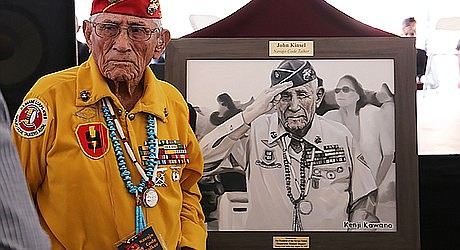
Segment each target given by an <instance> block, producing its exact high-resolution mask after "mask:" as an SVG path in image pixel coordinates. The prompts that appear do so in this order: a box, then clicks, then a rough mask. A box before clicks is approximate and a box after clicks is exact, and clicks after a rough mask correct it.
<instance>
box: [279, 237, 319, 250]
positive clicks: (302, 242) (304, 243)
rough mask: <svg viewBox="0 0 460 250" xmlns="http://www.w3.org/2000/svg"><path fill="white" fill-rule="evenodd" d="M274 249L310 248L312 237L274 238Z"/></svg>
mask: <svg viewBox="0 0 460 250" xmlns="http://www.w3.org/2000/svg"><path fill="white" fill-rule="evenodd" d="M273 248H278V249H279V248H299V249H308V248H310V237H307V236H301V237H298V236H273Z"/></svg>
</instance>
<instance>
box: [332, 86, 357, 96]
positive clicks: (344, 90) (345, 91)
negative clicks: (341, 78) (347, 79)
mask: <svg viewBox="0 0 460 250" xmlns="http://www.w3.org/2000/svg"><path fill="white" fill-rule="evenodd" d="M340 91H342V92H343V93H348V92H350V91H353V92H356V90H354V89H352V88H350V87H348V86H343V87H342V88H336V89H334V92H335V93H336V94H338V93H340Z"/></svg>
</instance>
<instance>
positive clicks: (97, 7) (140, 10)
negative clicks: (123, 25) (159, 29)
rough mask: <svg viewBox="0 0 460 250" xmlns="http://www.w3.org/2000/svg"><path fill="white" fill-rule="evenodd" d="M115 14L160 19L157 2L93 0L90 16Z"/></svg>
mask: <svg viewBox="0 0 460 250" xmlns="http://www.w3.org/2000/svg"><path fill="white" fill-rule="evenodd" d="M97 13H115V14H123V15H130V16H137V17H143V18H158V19H160V18H161V9H160V1H159V0H94V1H93V5H92V8H91V15H94V14H97Z"/></svg>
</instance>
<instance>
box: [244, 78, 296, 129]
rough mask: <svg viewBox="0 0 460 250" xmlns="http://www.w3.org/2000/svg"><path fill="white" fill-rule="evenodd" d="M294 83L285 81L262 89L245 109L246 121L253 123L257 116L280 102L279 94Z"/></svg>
mask: <svg viewBox="0 0 460 250" xmlns="http://www.w3.org/2000/svg"><path fill="white" fill-rule="evenodd" d="M292 85H293V83H292V82H284V83H280V84H277V85H275V86H272V87H270V88H268V89H265V90H264V91H262V93H260V94H259V96H257V98H256V99H255V100H254V102H253V103H252V104H251V105H249V106H248V107H247V108H246V109H245V110H244V111H243V119H244V122H245V123H247V124H251V122H252V121H254V120H255V119H256V118H257V117H259V116H261V115H263V114H265V113H267V112H268V111H270V110H271V109H272V108H273V107H274V106H275V105H276V104H277V103H278V102H279V99H280V96H279V94H280V93H281V92H283V91H284V90H286V89H288V88H290V87H292Z"/></svg>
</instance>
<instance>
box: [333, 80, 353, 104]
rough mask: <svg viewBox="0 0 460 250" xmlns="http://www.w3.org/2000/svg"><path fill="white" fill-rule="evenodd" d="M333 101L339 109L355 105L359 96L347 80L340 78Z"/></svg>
mask: <svg viewBox="0 0 460 250" xmlns="http://www.w3.org/2000/svg"><path fill="white" fill-rule="evenodd" d="M334 93H335V100H336V102H337V104H338V105H339V106H340V107H347V106H350V105H356V102H357V101H358V100H359V94H358V93H357V92H356V89H354V88H353V84H352V83H351V81H350V80H349V79H346V78H341V79H340V80H339V82H338V83H337V86H336V88H335V90H334Z"/></svg>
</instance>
